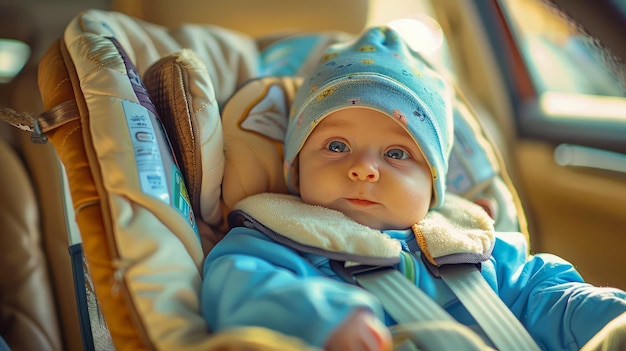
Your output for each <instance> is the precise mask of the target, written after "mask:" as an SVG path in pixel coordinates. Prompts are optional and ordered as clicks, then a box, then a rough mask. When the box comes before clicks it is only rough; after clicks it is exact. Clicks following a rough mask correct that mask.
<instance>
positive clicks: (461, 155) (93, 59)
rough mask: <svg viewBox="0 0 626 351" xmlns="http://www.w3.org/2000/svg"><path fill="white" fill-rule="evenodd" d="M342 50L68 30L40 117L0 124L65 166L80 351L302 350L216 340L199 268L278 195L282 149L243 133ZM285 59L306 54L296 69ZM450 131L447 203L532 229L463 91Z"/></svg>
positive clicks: (53, 58) (275, 337)
mask: <svg viewBox="0 0 626 351" xmlns="http://www.w3.org/2000/svg"><path fill="white" fill-rule="evenodd" d="M347 37H349V35H348V34H346V33H337V32H323V33H322V32H319V33H314V34H309V35H297V36H287V35H285V36H281V37H274V38H272V40H271V41H269V42H265V44H264V45H263V46H262V47H260V46H259V45H258V41H257V39H255V38H252V37H249V36H247V35H245V34H242V33H239V32H235V31H232V30H228V29H225V28H221V27H216V26H209V25H191V24H188V25H183V26H181V27H179V28H176V29H175V30H168V29H166V28H164V27H161V26H158V25H155V24H151V23H147V22H144V21H141V20H138V19H135V18H132V17H129V16H127V15H124V14H121V13H117V12H106V11H99V10H90V11H86V12H84V13H81V14H79V15H78V16H76V17H75V18H74V19H73V20H72V22H71V23H70V24H69V25H68V27H67V29H66V31H65V34H64V36H63V38H61V39H59V40H58V41H57V42H55V43H54V44H53V45H52V46H51V47H50V49H49V51H48V52H47V53H46V55H45V57H44V58H43V59H42V61H41V63H40V65H39V68H40V71H39V89H40V93H41V95H42V99H43V102H44V106H45V109H46V112H44V113H43V114H42V115H41V116H28V115H26V114H23V115H12V116H7V114H5V116H4V117H5V119H7V120H9V122H11V123H12V124H13V125H15V126H17V127H19V128H22V129H25V130H28V131H29V132H31V133H32V137H33V140H35V141H40V142H43V141H45V140H46V139H47V140H48V141H49V142H50V143H51V144H52V145H53V146H54V149H55V151H56V156H58V158H59V160H60V161H61V163H62V166H63V168H64V171H65V173H64V175H66V177H67V181H68V184H69V192H70V193H71V200H72V202H73V206H72V208H71V209H72V210H73V211H69V212H68V214H69V215H70V216H72V215H75V219H76V223H77V226H78V229H79V231H80V238H79V239H78V242H76V243H73V245H72V248H71V252H72V254H73V256H72V257H73V259H74V261H73V262H74V269H75V271H76V275H75V280H74V281H75V283H77V284H76V291H77V300H78V309H79V314H80V315H81V318H80V320H81V323H83V324H82V326H81V330H82V331H83V332H84V333H83V343H84V347H85V348H86V349H94V348H95V349H99V348H104V349H106V348H108V347H115V348H116V349H132V350H140V349H178V350H186V349H190V350H191V349H204V350H206V349H211V350H218V349H219V350H222V349H224V350H226V349H229V350H230V349H232V350H235V349H263V350H273V349H276V350H291V349H293V350H306V349H309V347H308V346H306V345H303V344H301V343H300V342H299V341H298V340H295V339H293V338H290V337H287V336H284V335H279V334H277V333H274V332H272V331H269V330H265V329H262V328H243V329H241V330H233V331H230V332H227V333H220V334H216V335H213V334H212V333H211V332H210V331H209V330H208V328H207V326H206V324H205V322H204V321H203V319H202V318H201V316H200V314H199V307H198V304H199V302H198V291H199V286H200V279H201V274H200V270H201V263H202V260H203V257H204V254H205V253H206V252H207V251H208V250H210V248H211V246H212V245H213V244H214V243H215V242H216V241H218V240H219V239H220V237H221V235H223V234H224V231H225V229H226V227H225V226H226V223H225V220H224V218H225V215H226V214H227V213H228V211H229V209H230V208H232V206H233V205H234V203H236V202H237V201H238V200H240V199H242V198H243V197H246V196H249V195H252V194H255V193H259V192H263V191H277V192H285V191H286V189H283V185H282V183H281V182H280V179H282V162H281V160H280V155H281V153H280V147H281V145H280V136H276V135H274V134H272V132H268V129H263V128H261V129H255V128H248V127H246V123H247V122H252V124H253V125H254V123H256V122H263V120H266V119H267V118H268V117H272V116H271V115H268V113H267V109H265V110H264V108H265V107H268V106H272V108H273V110H271V111H270V113H274V114H277V115H278V116H279V117H280V116H285V114H286V113H287V112H288V109H289V103H290V101H291V98H292V97H293V93H294V92H295V90H296V89H297V87H298V84H299V82H298V76H299V75H302V74H304V72H305V71H306V69H307V67H309V64H310V63H311V62H314V61H315V60H316V58H317V57H319V54H320V53H321V50H322V49H323V48H324V47H326V46H327V45H329V44H330V43H332V42H335V41H338V40H344V39H345V38H347ZM294 48H304V49H305V50H307V52H308V53H309V55H306V56H305V57H306V59H301V60H299V61H295V62H293V61H289V60H287V59H286V58H288V57H290V56H288V55H287V54H288V53H289V50H290V49H294ZM282 75H288V77H284V76H282ZM268 76H269V77H268ZM455 121H456V122H457V125H458V128H457V129H455V141H456V145H457V146H455V148H454V151H453V156H452V159H451V160H450V169H451V171H450V173H449V174H448V187H449V190H450V191H453V192H456V193H458V194H460V195H462V196H464V197H466V198H469V199H472V200H474V201H476V202H478V203H481V204H482V205H484V206H485V207H486V208H487V209H488V211H489V212H490V213H491V214H492V216H493V217H494V219H495V222H496V228H497V229H498V230H501V231H525V220H524V215H523V212H522V210H521V207H520V203H519V200H518V199H517V195H516V193H515V191H514V189H513V188H512V186H511V185H510V182H509V181H508V177H507V175H506V173H505V170H504V168H503V167H502V162H501V161H500V158H499V155H498V153H497V151H496V150H495V149H494V148H493V144H492V143H491V142H490V138H489V137H488V136H487V135H486V134H485V133H484V130H483V129H482V128H481V126H480V121H479V119H477V118H476V116H475V114H474V112H473V111H472V109H471V107H470V106H469V105H468V104H467V103H466V102H465V100H464V99H463V96H462V94H460V92H458V94H457V101H456V110H455ZM268 133H269V134H268ZM229 155H237V157H234V156H232V157H231V156H229ZM47 157H49V158H50V159H56V158H55V157H53V156H50V155H48V156H47ZM244 163H245V164H246V165H247V168H249V165H250V164H251V163H252V164H257V165H258V169H259V176H258V177H254V178H250V177H247V178H246V179H248V180H250V179H251V182H249V181H248V180H243V179H242V178H239V177H237V173H238V169H241V168H240V166H241V165H242V164H244ZM61 178H63V177H61ZM222 178H223V180H224V181H223V182H221V180H222Z"/></svg>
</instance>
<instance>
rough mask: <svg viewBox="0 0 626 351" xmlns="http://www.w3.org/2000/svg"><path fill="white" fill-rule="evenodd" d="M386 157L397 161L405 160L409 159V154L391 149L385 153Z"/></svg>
mask: <svg viewBox="0 0 626 351" xmlns="http://www.w3.org/2000/svg"><path fill="white" fill-rule="evenodd" d="M385 156H386V157H389V158H393V159H395V160H405V159H407V158H409V157H410V156H409V154H408V153H407V152H406V151H404V150H402V149H391V150H388V151H387V152H385Z"/></svg>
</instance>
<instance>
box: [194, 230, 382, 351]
mask: <svg viewBox="0 0 626 351" xmlns="http://www.w3.org/2000/svg"><path fill="white" fill-rule="evenodd" d="M203 276H204V279H203V282H202V290H201V303H200V308H201V311H202V314H203V315H204V317H205V318H206V320H207V321H208V324H209V327H210V328H211V329H212V330H213V331H219V330H222V329H225V328H229V327H236V326H261V327H266V328H269V329H272V330H276V331H279V332H282V333H284V334H287V335H292V336H296V337H299V338H301V339H303V340H305V341H306V342H308V343H309V344H311V345H314V346H323V344H324V343H325V341H326V339H327V338H328V336H330V333H331V332H332V331H333V330H334V329H335V327H337V326H338V325H339V324H340V323H341V322H342V321H343V320H344V319H345V318H346V317H347V316H348V315H349V314H350V313H351V312H352V311H354V310H355V309H357V308H365V309H369V310H371V311H373V312H374V313H375V314H377V315H378V316H379V317H380V316H382V315H383V312H382V307H380V305H379V303H378V301H377V300H376V298H375V297H373V296H372V295H370V294H369V293H367V292H366V291H364V290H363V289H361V288H359V287H357V286H354V285H350V284H347V283H343V282H340V281H336V280H332V279H330V278H328V277H326V276H324V275H323V274H322V273H321V272H320V271H319V270H318V269H316V268H315V267H314V266H313V265H312V264H311V263H310V262H309V261H307V260H305V259H304V258H303V257H302V256H301V255H300V254H299V253H298V252H296V251H294V250H293V249H291V248H288V247H285V246H283V245H279V244H277V243H276V242H274V241H272V240H271V239H269V238H268V237H267V236H265V235H263V234H261V233H259V232H257V231H255V230H252V229H248V228H235V229H233V230H232V231H231V232H230V233H229V234H228V235H226V237H225V238H224V239H222V241H220V243H218V244H217V245H216V246H215V247H214V248H213V249H212V250H211V252H210V253H209V254H208V256H207V258H206V260H205V264H204V271H203Z"/></svg>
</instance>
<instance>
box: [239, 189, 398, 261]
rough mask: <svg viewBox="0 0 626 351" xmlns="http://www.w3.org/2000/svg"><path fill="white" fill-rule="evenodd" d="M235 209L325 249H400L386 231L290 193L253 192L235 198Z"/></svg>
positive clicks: (382, 252)
mask: <svg viewBox="0 0 626 351" xmlns="http://www.w3.org/2000/svg"><path fill="white" fill-rule="evenodd" d="M235 209H236V210H241V211H243V212H245V213H247V214H249V215H250V216H252V217H254V218H255V219H256V220H258V221H259V222H261V223H263V225H264V226H266V227H268V228H269V229H271V230H273V231H275V232H277V233H279V234H281V235H283V236H286V237H288V238H290V239H292V240H294V241H296V242H298V243H300V244H304V245H309V246H313V247H317V248H320V249H324V250H328V251H333V252H344V253H350V254H355V255H361V256H372V257H384V258H397V257H398V256H399V255H400V251H401V250H402V247H401V245H400V242H399V241H398V240H395V239H392V238H390V237H389V236H388V235H387V234H384V233H382V232H381V231H379V230H375V229H372V228H369V227H366V226H364V225H361V224H359V223H357V222H355V221H353V220H351V219H350V218H348V217H346V216H345V215H344V214H343V213H341V212H339V211H335V210H331V209H329V208H325V207H321V206H313V205H309V204H305V203H303V202H302V201H301V200H300V198H299V197H297V196H293V195H287V194H271V193H263V194H258V195H253V196H250V197H247V198H245V199H243V200H241V201H239V202H238V203H237V204H236V205H235ZM303 213H306V214H307V215H306V216H303V215H302V214H303Z"/></svg>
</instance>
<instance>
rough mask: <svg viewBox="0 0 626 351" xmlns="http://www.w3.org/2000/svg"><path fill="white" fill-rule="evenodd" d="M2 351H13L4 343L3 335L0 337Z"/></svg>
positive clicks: (0, 349) (0, 350)
mask: <svg viewBox="0 0 626 351" xmlns="http://www.w3.org/2000/svg"><path fill="white" fill-rule="evenodd" d="M0 351H11V349H10V348H9V345H7V343H6V342H5V341H4V338H3V337H2V335H0Z"/></svg>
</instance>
